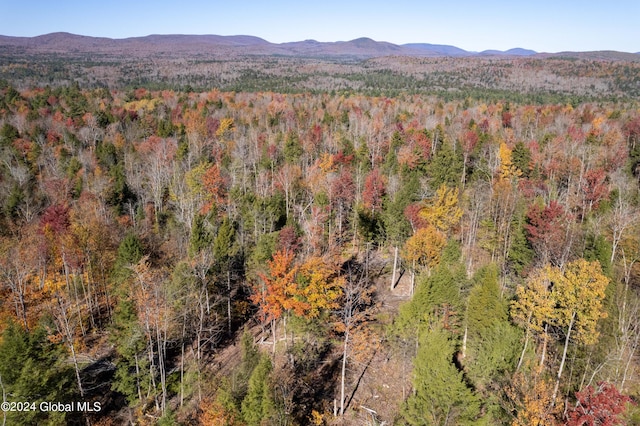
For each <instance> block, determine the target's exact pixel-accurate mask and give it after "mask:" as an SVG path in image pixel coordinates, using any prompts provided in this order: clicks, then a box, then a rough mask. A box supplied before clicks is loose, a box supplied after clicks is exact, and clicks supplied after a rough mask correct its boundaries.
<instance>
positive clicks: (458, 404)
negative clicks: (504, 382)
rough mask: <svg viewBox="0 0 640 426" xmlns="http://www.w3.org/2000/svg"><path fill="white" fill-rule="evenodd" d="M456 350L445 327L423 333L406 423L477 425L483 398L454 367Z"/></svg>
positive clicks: (404, 411)
mask: <svg viewBox="0 0 640 426" xmlns="http://www.w3.org/2000/svg"><path fill="white" fill-rule="evenodd" d="M455 351H456V343H455V340H454V339H453V338H452V335H451V333H450V332H448V331H446V330H444V329H443V328H442V327H439V326H436V327H433V328H432V329H428V330H425V331H424V332H423V333H422V334H421V337H420V347H419V349H418V354H417V356H416V359H415V361H414V379H413V386H414V393H413V394H412V395H411V396H410V397H409V399H408V400H407V402H406V405H405V407H404V408H403V410H402V418H403V420H404V421H405V422H406V423H407V424H410V425H416V426H417V425H420V426H422V425H446V424H457V425H472V424H478V423H477V422H478V421H479V417H480V408H481V403H480V399H479V398H478V396H477V395H476V394H475V393H474V392H473V390H471V389H470V388H469V387H468V386H467V384H466V383H465V380H464V377H463V373H462V372H461V371H459V370H458V369H457V368H456V366H455V365H454V364H453V362H452V360H453V357H454V353H455Z"/></svg>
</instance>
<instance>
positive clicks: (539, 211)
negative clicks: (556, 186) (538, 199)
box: [524, 201, 566, 265]
mask: <svg viewBox="0 0 640 426" xmlns="http://www.w3.org/2000/svg"><path fill="white" fill-rule="evenodd" d="M564 219H565V213H564V209H563V208H562V206H561V205H560V204H558V203H557V202H556V201H551V202H550V203H549V205H548V206H540V205H537V204H533V205H531V206H530V207H529V211H527V223H526V224H525V225H524V229H525V231H526V235H527V239H528V240H529V243H531V246H532V247H533V249H534V250H535V251H536V253H537V254H538V256H539V258H540V260H541V263H543V264H544V263H547V262H552V263H554V264H556V265H558V264H561V263H562V259H563V256H562V255H563V250H564V248H565V240H566V238H565V235H566V232H565V230H566V223H565V222H566V221H565V220H564Z"/></svg>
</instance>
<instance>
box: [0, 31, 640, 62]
mask: <svg viewBox="0 0 640 426" xmlns="http://www.w3.org/2000/svg"><path fill="white" fill-rule="evenodd" d="M0 53H14V54H15V53H27V54H45V53H68V54H82V53H94V54H101V53H102V54H117V55H125V56H131V57H144V56H153V55H158V54H161V55H163V56H167V57H179V56H184V55H204V56H242V55H283V56H308V57H354V58H363V59H366V58H375V57H384V56H409V57H411V56H413V57H439V56H447V57H473V56H482V57H486V56H500V57H511V56H513V57H522V56H534V55H540V56H542V57H549V56H554V55H558V56H563V57H585V58H593V59H609V60H616V59H627V60H629V59H630V57H633V58H634V59H633V60H638V56H637V54H632V53H624V52H562V53H557V54H538V53H536V52H535V51H533V50H528V49H523V48H514V49H509V50H506V51H500V50H484V51H482V52H469V51H466V50H464V49H461V48H459V47H456V46H450V45H443V44H429V43H408V44H402V45H397V44H393V43H388V42H384V41H375V40H372V39H370V38H367V37H362V38H357V39H355V40H350V41H337V42H319V41H316V40H304V41H296V42H289V43H271V42H269V41H267V40H264V39H262V38H259V37H254V36H250V35H234V36H221V35H180V34H174V35H161V34H154V35H149V36H145V37H131V38H125V39H111V38H105V37H88V36H82V35H76V34H70V33H64V32H59V33H51V34H45V35H41V36H36V37H10V36H0Z"/></svg>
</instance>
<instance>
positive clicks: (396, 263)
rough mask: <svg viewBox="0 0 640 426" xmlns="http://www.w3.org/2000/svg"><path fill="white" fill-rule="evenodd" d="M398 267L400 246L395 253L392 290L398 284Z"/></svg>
mask: <svg viewBox="0 0 640 426" xmlns="http://www.w3.org/2000/svg"><path fill="white" fill-rule="evenodd" d="M397 268H398V246H396V249H395V253H394V255H393V274H392V275H391V290H393V288H394V287H395V286H396V270H397Z"/></svg>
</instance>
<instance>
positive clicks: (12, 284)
mask: <svg viewBox="0 0 640 426" xmlns="http://www.w3.org/2000/svg"><path fill="white" fill-rule="evenodd" d="M296 92H297V93H280V92H275V91H268V90H255V91H250V90H244V91H224V90H219V89H210V90H203V91H198V90H178V89H176V88H174V89H166V90H155V89H154V88H152V87H142V86H137V87H133V88H127V89H116V88H107V87H99V88H98V87H93V86H92V85H90V84H88V85H86V86H85V85H81V84H67V85H49V86H47V85H33V86H29V87H21V86H17V85H14V84H13V82H9V81H3V82H2V83H1V84H0V158H1V159H2V162H1V164H0V276H1V277H2V280H1V281H0V283H1V287H0V292H1V293H2V297H1V298H0V319H1V322H0V330H1V332H2V338H1V339H0V379H1V383H2V388H3V398H4V400H5V401H18V400H22V399H25V398H26V399H27V400H30V401H31V400H33V401H60V402H65V401H73V400H82V401H89V402H99V403H100V404H99V405H100V406H101V407H102V409H101V410H100V411H98V412H86V413H82V416H84V417H83V418H82V419H80V420H78V419H77V417H73V416H71V415H69V414H68V413H67V414H65V413H43V412H34V413H30V415H29V416H26V415H23V414H24V413H16V412H5V413H4V415H5V416H6V417H5V418H6V420H7V422H8V424H36V423H37V424H47V422H48V424H61V423H64V422H66V423H68V424H76V423H77V422H80V423H87V421H88V422H91V424H100V425H109V424H123V423H127V422H131V423H134V422H135V423H139V424H203V425H210V424H229V425H260V424H299V425H305V424H317V425H321V424H342V423H340V422H344V424H362V423H363V422H365V421H366V422H370V423H371V424H374V423H375V422H378V423H375V424H380V423H379V422H387V423H394V424H411V425H414V424H415V425H424V424H434V425H435V424H511V425H528V424H545V425H551V424H570V425H581V424H612V425H613V424H625V423H626V424H631V423H633V422H636V421H638V416H640V414H639V413H638V411H637V408H636V406H635V402H634V401H636V400H637V398H638V396H639V395H640V387H639V385H640V378H639V376H638V373H639V367H640V365H639V359H638V353H637V352H638V343H639V342H640V327H639V325H640V324H639V323H638V309H639V308H640V298H639V294H638V292H639V283H640V281H639V280H640V270H639V269H638V262H637V261H638V260H639V259H640V250H639V247H640V240H639V239H640V234H639V231H640V222H639V220H640V204H639V203H640V198H639V193H638V176H639V174H640V168H639V164H640V107H639V105H638V104H637V101H634V100H633V99H631V98H628V99H625V100H617V101H611V100H607V99H602V98H601V99H599V100H597V101H596V100H587V99H578V98H575V99H574V102H569V101H567V99H562V101H561V102H556V101H557V100H558V99H559V98H556V101H550V102H548V103H540V102H536V101H534V100H533V99H531V98H528V99H520V100H518V99H517V96H515V95H514V96H513V97H510V99H509V100H507V99H505V98H502V99H500V98H498V97H495V98H494V96H493V95H494V94H496V92H493V94H492V95H491V96H486V97H484V98H482V97H474V96H471V95H469V96H466V97H442V96H438V95H433V94H425V93H418V92H411V91H406V90H404V88H403V89H402V90H399V91H398V92H394V93H392V94H393V95H394V96H374V95H375V94H373V93H364V92H357V91H345V92H343V93H330V92H329V91H325V92H323V91H302V90H301V91H296ZM634 96H635V95H634ZM545 99H546V98H545ZM15 366H20V368H14V367H15ZM31 377H38V381H36V382H34V381H30V380H28V379H29V378H31ZM604 419H606V420H604ZM74 422H76V423H74ZM590 422H591V423H590ZM597 422H604V423H597ZM606 422H608V423H606ZM80 423H77V424H80Z"/></svg>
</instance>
